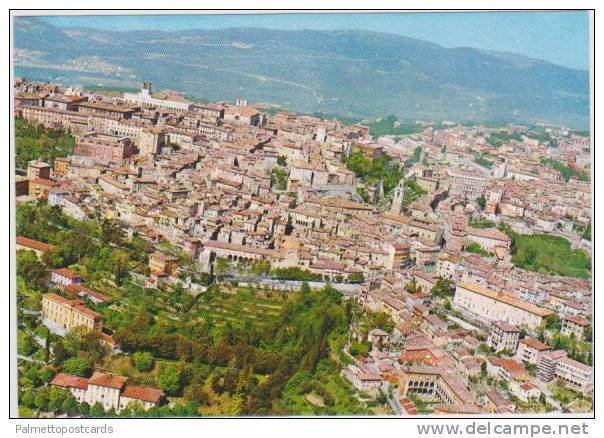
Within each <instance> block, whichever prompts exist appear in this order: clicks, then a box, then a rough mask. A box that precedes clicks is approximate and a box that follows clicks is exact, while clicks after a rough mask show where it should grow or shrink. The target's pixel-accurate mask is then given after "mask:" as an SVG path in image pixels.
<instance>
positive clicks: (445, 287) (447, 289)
mask: <svg viewBox="0 0 604 438" xmlns="http://www.w3.org/2000/svg"><path fill="white" fill-rule="evenodd" d="M430 293H431V294H432V296H433V297H439V298H447V297H452V296H454V295H455V285H454V284H453V282H452V281H451V280H449V279H448V278H442V277H440V278H439V279H438V280H436V284H435V285H434V287H433V288H432V290H431V291H430Z"/></svg>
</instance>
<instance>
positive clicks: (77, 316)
mask: <svg viewBox="0 0 604 438" xmlns="http://www.w3.org/2000/svg"><path fill="white" fill-rule="evenodd" d="M42 318H43V319H45V320H47V321H50V322H51V323H53V324H56V325H58V326H60V327H61V328H62V329H64V330H67V331H69V330H71V329H73V328H75V327H85V328H87V329H89V330H94V331H100V330H101V326H102V316H101V315H100V314H99V313H97V312H95V311H93V310H90V309H88V308H87V307H86V306H84V304H83V303H82V301H80V300H79V299H75V300H68V299H66V298H63V297H62V296H60V295H57V294H54V293H49V294H45V295H44V296H43V297H42Z"/></svg>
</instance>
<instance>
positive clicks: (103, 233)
mask: <svg viewBox="0 0 604 438" xmlns="http://www.w3.org/2000/svg"><path fill="white" fill-rule="evenodd" d="M17 235H20V236H25V237H29V238H32V239H36V240H40V241H42V242H46V243H49V244H52V245H53V249H52V251H49V252H47V253H45V254H44V256H43V258H42V263H41V262H40V261H39V260H37V259H36V258H35V257H34V256H32V255H31V254H29V255H28V254H23V255H22V256H19V258H18V259H17V264H18V267H17V269H18V271H19V273H20V275H22V276H23V278H24V279H25V280H26V282H27V284H28V286H30V287H31V288H33V289H35V290H40V291H44V290H45V288H46V283H47V280H48V277H47V276H48V274H47V271H48V268H59V267H65V266H69V265H72V264H76V263H78V264H81V265H83V266H84V267H85V268H86V273H87V275H88V278H86V280H88V281H91V280H96V279H99V278H103V277H105V276H106V275H107V274H109V275H110V276H111V277H112V279H113V280H114V282H115V283H116V285H117V286H121V285H122V284H123V283H124V281H126V279H127V278H128V276H129V272H130V271H131V270H135V271H139V272H144V271H145V270H146V263H147V257H148V254H149V253H150V252H151V248H150V245H149V244H148V242H146V241H144V240H142V239H140V238H138V237H134V238H133V239H132V241H126V239H125V238H124V233H123V230H122V228H121V226H120V225H119V224H118V223H117V222H116V221H113V220H111V221H110V220H107V219H104V220H102V221H95V220H89V221H78V220H75V219H72V218H70V217H68V216H66V215H64V214H63V213H62V212H61V210H60V209H59V208H58V207H57V206H50V205H48V204H46V203H45V202H42V201H40V202H36V203H27V204H23V205H20V206H19V207H18V208H17ZM19 265H21V267H19Z"/></svg>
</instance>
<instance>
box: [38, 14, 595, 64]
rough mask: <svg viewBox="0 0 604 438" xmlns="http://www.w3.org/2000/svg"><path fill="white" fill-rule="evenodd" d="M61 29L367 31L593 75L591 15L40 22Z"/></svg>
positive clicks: (192, 17) (248, 16)
mask: <svg viewBox="0 0 604 438" xmlns="http://www.w3.org/2000/svg"><path fill="white" fill-rule="evenodd" d="M41 18H43V19H44V20H45V21H47V22H49V23H51V24H54V25H56V26H59V27H71V26H85V27H93V28H98V29H107V30H130V29H132V30H133V29H137V30H142V29H158V30H165V31H170V30H184V29H196V28H197V29H221V28H228V27H264V28H269V29H282V30H301V29H315V30H342V29H363V30H371V31H378V32H387V33H394V34H399V35H404V36H408V37H412V38H418V39H422V40H426V41H430V42H433V43H436V44H439V45H441V46H443V47H447V48H451V47H475V48H478V49H485V50H497V51H503V52H512V53H518V54H521V55H525V56H529V57H531V58H537V59H542V60H546V61H550V62H552V63H554V64H558V65H563V66H565V67H570V68H575V69H581V70H588V69H589V50H590V47H589V16H588V13H587V12H569V11H564V12H450V13H445V12H433V13H397V14H392V13H387V14H386V13H375V14H368V13H357V14H341V13H337V14H327V13H325V14H294V13H290V14H283V13H281V14H262V15H260V14H226V15H225V14H223V13H221V14H220V15H199V14H196V15H131V16H123V15H122V16H98V15H97V16H52V17H41Z"/></svg>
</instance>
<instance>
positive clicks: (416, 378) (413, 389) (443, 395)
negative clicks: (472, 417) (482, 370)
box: [400, 365, 475, 405]
mask: <svg viewBox="0 0 604 438" xmlns="http://www.w3.org/2000/svg"><path fill="white" fill-rule="evenodd" d="M400 388H401V391H400V394H401V396H407V394H419V395H424V396H430V397H433V398H434V399H436V400H438V401H440V402H441V403H444V404H449V405H466V404H475V401H474V398H473V397H472V394H471V393H470V392H469V391H468V389H467V388H466V385H465V384H464V383H463V382H462V381H461V380H460V379H459V378H458V377H456V376H455V375H454V374H453V373H451V372H448V371H446V370H444V369H442V368H440V367H431V366H423V365H419V366H409V367H405V368H404V369H403V372H402V375H401V382H400Z"/></svg>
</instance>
